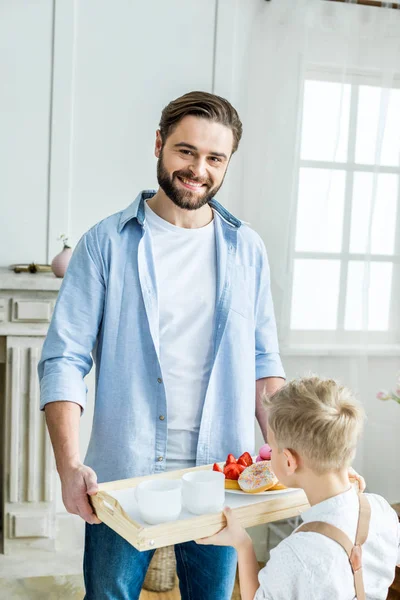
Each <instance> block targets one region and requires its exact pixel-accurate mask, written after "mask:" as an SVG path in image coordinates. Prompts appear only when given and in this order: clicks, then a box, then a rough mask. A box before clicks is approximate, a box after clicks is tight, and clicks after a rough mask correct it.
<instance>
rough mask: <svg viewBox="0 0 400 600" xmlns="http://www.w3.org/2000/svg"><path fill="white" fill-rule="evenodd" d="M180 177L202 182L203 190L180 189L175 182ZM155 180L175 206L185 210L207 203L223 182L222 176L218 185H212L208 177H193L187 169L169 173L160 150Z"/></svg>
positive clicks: (197, 207) (195, 208)
mask: <svg viewBox="0 0 400 600" xmlns="http://www.w3.org/2000/svg"><path fill="white" fill-rule="evenodd" d="M180 177H181V178H182V177H183V178H184V179H191V180H192V181H193V182H195V183H202V184H203V187H202V188H201V189H202V190H204V191H203V193H201V192H195V191H193V192H192V191H191V190H184V189H182V188H181V187H180V185H179V183H177V179H178V178H180ZM224 177H225V176H224ZM157 180H158V185H159V186H160V188H161V189H162V190H163V191H164V193H165V194H166V195H167V196H168V198H169V199H170V200H172V202H173V203H174V204H175V205H176V206H179V208H183V209H185V210H198V209H199V208H201V207H202V206H204V205H205V204H207V203H208V202H209V201H210V200H211V199H212V198H213V197H214V196H215V194H216V193H217V192H218V190H219V189H220V187H221V185H222V184H223V182H224V178H223V179H222V181H221V183H220V184H219V185H217V186H214V187H213V182H212V180H211V179H210V178H208V179H202V178H200V177H194V176H193V173H192V172H191V171H189V170H181V171H174V172H173V173H172V175H170V174H169V173H168V171H167V169H166V168H165V165H164V161H163V154H162V151H161V154H160V157H159V159H158V162H157Z"/></svg>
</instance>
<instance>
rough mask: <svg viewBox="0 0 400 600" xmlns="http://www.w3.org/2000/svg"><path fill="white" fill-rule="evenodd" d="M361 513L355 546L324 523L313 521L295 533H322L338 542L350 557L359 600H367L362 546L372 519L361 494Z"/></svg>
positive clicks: (342, 532) (344, 535)
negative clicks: (363, 574)
mask: <svg viewBox="0 0 400 600" xmlns="http://www.w3.org/2000/svg"><path fill="white" fill-rule="evenodd" d="M358 497H359V502H360V512H359V516H358V525H357V532H356V539H355V542H356V543H355V544H354V545H353V543H352V541H351V540H350V538H349V537H348V536H347V535H346V534H345V533H344V531H342V530H341V529H339V528H338V527H335V526H334V525H330V524H329V523H324V522H323V521H313V522H311V523H304V525H302V526H301V527H299V528H298V529H296V531H295V533H300V532H308V531H312V532H314V533H320V534H321V535H325V536H326V537H328V538H330V539H331V540H333V541H334V542H337V543H338V544H340V545H341V546H342V548H343V549H344V550H345V552H346V554H347V556H348V557H349V561H350V565H351V568H352V571H353V575H354V587H355V591H356V598H357V600H365V598H366V596H365V591H364V581H363V576H362V551H361V546H362V544H363V543H364V542H365V540H366V539H367V537H368V529H369V521H370V518H371V507H370V504H369V502H368V500H367V498H366V497H365V496H363V495H362V494H359V496H358Z"/></svg>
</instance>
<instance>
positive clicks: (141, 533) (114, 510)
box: [91, 465, 309, 551]
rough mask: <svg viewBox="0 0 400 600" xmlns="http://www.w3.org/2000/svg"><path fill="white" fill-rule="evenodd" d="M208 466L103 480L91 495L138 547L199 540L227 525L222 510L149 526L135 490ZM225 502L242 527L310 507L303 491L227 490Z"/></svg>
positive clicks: (102, 515) (115, 527) (97, 507)
mask: <svg viewBox="0 0 400 600" xmlns="http://www.w3.org/2000/svg"><path fill="white" fill-rule="evenodd" d="M207 469H212V465H207V466H204V467H195V468H193V469H184V470H182V471H168V472H166V473H161V474H158V475H154V474H153V475H147V476H146V477H135V478H133V479H122V480H120V481H109V482H107V483H101V484H99V492H98V493H97V494H96V495H95V496H92V497H91V502H92V504H93V508H94V511H95V513H96V515H97V516H98V518H99V519H100V520H101V521H103V523H105V524H106V525H108V526H109V527H111V529H113V530H114V531H116V532H117V533H119V535H121V536H122V537H123V538H124V539H126V540H127V541H128V542H129V543H130V544H132V546H134V547H135V548H137V550H140V551H144V550H152V549H154V548H162V547H164V546H170V545H172V544H178V543H181V542H189V541H191V540H197V539H199V538H202V537H206V536H209V535H213V534H214V533H217V532H218V531H220V530H221V529H222V528H223V527H224V525H225V517H224V515H223V513H222V512H220V513H214V514H207V515H201V516H196V515H191V513H188V512H185V511H184V510H183V511H182V513H181V516H180V517H179V519H178V520H177V521H171V522H168V523H162V524H160V525H148V524H146V523H144V522H143V521H141V519H140V516H139V515H138V514H136V512H135V508H132V507H133V506H134V505H136V502H135V501H134V500H133V497H134V492H133V490H134V488H135V487H136V486H137V485H138V484H139V483H140V482H141V481H147V480H150V479H180V478H181V477H182V475H183V474H184V473H189V472H191V471H203V470H207ZM128 498H129V503H128V504H129V510H124V508H123V506H125V507H126V506H127V499H128ZM225 504H226V505H228V506H230V507H231V508H232V510H233V512H234V513H235V515H236V516H237V517H238V519H239V520H240V522H241V524H242V525H243V527H253V526H254V525H261V524H262V523H270V522H271V521H279V520H280V519H288V518H290V517H295V516H297V515H299V514H300V513H301V512H303V511H304V510H306V509H307V508H309V504H308V502H307V498H306V495H305V494H304V492H303V491H302V490H299V491H296V492H292V493H287V494H282V495H275V496H271V498H268V497H267V496H257V495H256V494H255V495H254V494H248V495H243V496H242V495H238V494H237V495H233V494H229V493H226V497H225ZM128 512H129V513H130V514H128Z"/></svg>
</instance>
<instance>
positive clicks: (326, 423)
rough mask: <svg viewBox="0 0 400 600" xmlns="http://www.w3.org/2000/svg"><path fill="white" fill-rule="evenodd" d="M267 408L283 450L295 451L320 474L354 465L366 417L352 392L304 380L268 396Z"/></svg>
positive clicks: (328, 381)
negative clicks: (358, 441) (357, 445)
mask: <svg viewBox="0 0 400 600" xmlns="http://www.w3.org/2000/svg"><path fill="white" fill-rule="evenodd" d="M265 406H266V408H267V411H268V424H269V427H270V428H271V430H272V431H273V433H274V435H275V439H276V443H277V445H278V448H279V450H283V449H284V448H287V449H289V450H293V451H295V452H296V453H298V454H299V455H300V456H301V457H303V458H304V459H305V460H306V461H307V464H308V466H309V467H310V468H311V469H312V470H313V471H315V472H316V473H319V474H322V473H326V472H327V471H336V470H339V469H342V468H343V467H347V466H349V465H350V463H351V461H352V460H353V458H354V454H355V450H356V444H357V440H358V437H359V435H360V433H361V430H362V427H363V422H364V416H365V415H364V409H363V408H362V406H361V404H359V402H357V401H356V400H355V398H354V396H353V394H352V393H351V391H350V390H349V389H347V388H346V387H344V386H342V385H340V384H338V383H337V382H336V381H334V380H333V379H320V378H319V377H316V376H310V377H303V378H302V379H295V380H293V381H291V382H289V383H287V384H286V385H285V386H284V387H283V388H281V389H280V390H278V391H277V392H276V393H275V394H273V395H272V396H271V397H266V398H265Z"/></svg>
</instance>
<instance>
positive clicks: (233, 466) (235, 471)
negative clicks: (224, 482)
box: [224, 463, 246, 479]
mask: <svg viewBox="0 0 400 600" xmlns="http://www.w3.org/2000/svg"><path fill="white" fill-rule="evenodd" d="M245 468H246V467H244V466H243V465H239V464H237V463H230V464H229V465H226V466H225V468H224V473H225V477H226V478H227V479H239V475H240V473H242V471H244V470H245Z"/></svg>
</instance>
